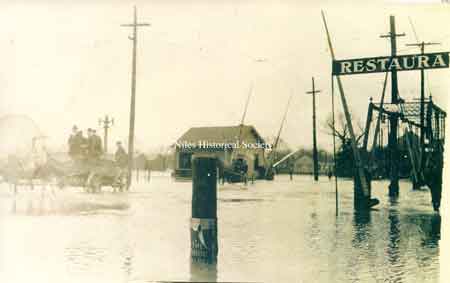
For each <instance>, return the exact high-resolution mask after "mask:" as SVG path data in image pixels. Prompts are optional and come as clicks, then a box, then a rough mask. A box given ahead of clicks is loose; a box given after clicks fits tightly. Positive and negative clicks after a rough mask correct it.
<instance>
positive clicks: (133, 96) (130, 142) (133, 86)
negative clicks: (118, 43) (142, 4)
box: [121, 7, 150, 190]
mask: <svg viewBox="0 0 450 283" xmlns="http://www.w3.org/2000/svg"><path fill="white" fill-rule="evenodd" d="M133 20H134V21H133V23H132V24H124V25H121V26H123V27H132V28H133V36H132V37H129V39H130V40H132V41H133V57H132V69H131V102H130V128H129V134H128V178H127V190H129V189H130V186H131V175H132V174H131V173H132V170H133V152H134V120H135V108H136V107H135V105H136V53H137V27H142V26H149V25H150V24H147V23H138V22H137V11H136V7H134V18H133Z"/></svg>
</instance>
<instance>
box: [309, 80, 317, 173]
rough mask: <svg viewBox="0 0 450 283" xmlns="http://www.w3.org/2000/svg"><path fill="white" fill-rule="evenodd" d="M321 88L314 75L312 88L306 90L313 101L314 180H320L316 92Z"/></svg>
mask: <svg viewBox="0 0 450 283" xmlns="http://www.w3.org/2000/svg"><path fill="white" fill-rule="evenodd" d="M319 92H320V90H316V89H315V86H314V77H313V78H312V90H311V91H308V92H306V93H307V94H312V98H313V99H312V101H313V105H312V107H313V116H312V119H313V162H314V166H313V167H314V168H313V169H314V181H318V180H319V159H318V156H317V133H316V93H319Z"/></svg>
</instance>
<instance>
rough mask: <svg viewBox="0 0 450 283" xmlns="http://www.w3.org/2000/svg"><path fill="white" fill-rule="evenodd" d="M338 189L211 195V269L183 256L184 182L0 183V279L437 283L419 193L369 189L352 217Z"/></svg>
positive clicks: (347, 193) (429, 221)
mask: <svg viewBox="0 0 450 283" xmlns="http://www.w3.org/2000/svg"><path fill="white" fill-rule="evenodd" d="M352 185H353V184H352V182H351V181H350V180H340V181H339V213H338V215H337V216H336V211H335V193H334V183H333V182H332V181H328V178H325V177H321V178H320V179H319V181H318V182H313V179H312V176H294V180H293V181H292V182H291V181H290V180H289V176H283V175H281V176H276V178H275V181H257V182H255V184H253V185H252V184H248V185H247V186H244V185H242V184H225V185H219V186H218V235H219V239H218V242H219V254H218V259H217V263H216V264H210V265H201V264H198V263H192V262H191V259H190V234H189V233H190V217H191V193H192V183H191V182H175V181H174V180H173V179H171V178H170V177H167V176H159V177H154V178H151V181H150V182H149V183H147V182H143V181H142V182H139V183H135V184H134V185H133V187H132V189H131V191H130V192H128V193H112V192H104V193H101V194H86V193H84V192H82V191H81V190H79V189H75V188H74V189H72V188H68V189H66V190H64V191H61V190H59V189H55V190H52V189H46V190H41V189H40V188H36V189H35V190H33V191H30V190H29V189H23V190H19V192H18V193H17V195H14V193H13V192H12V190H10V189H9V188H8V186H7V185H5V184H1V185H0V235H2V238H1V239H0V248H1V250H2V252H1V253H0V255H1V258H0V281H1V282H33V283H37V282H45V283H53V282H55V283H56V282H58V283H59V282H95V283H98V282H127V283H128V282H129V283H131V282H132V283H138V282H139V283H141V282H154V281H189V280H192V281H227V282H234V281H236V282H438V279H439V238H440V217H439V216H438V215H436V214H435V213H434V212H433V210H432V207H431V200H430V193H429V192H428V191H412V190H411V184H410V183H409V182H406V181H405V182H400V197H399V199H398V200H397V201H393V200H390V199H389V198H388V196H387V194H388V188H387V187H388V182H387V181H376V182H373V184H372V195H373V196H374V197H376V198H378V199H379V200H380V205H378V206H377V208H376V209H374V210H373V211H371V212H370V214H368V215H355V214H354V212H353V190H352Z"/></svg>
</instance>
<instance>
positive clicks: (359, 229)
mask: <svg viewBox="0 0 450 283" xmlns="http://www.w3.org/2000/svg"><path fill="white" fill-rule="evenodd" d="M370 219H371V212H370V211H355V213H354V215H353V226H354V233H353V241H352V243H353V246H354V247H358V246H360V245H361V244H362V243H364V242H366V241H367V240H368V238H369V236H370Z"/></svg>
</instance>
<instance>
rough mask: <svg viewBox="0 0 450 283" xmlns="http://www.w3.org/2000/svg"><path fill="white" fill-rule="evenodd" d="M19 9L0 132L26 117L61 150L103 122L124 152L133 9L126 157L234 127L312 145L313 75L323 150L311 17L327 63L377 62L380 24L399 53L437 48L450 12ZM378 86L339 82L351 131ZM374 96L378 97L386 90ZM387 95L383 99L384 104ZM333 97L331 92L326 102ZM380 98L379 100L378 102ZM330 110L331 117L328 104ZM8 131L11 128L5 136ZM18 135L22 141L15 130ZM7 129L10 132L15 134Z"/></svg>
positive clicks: (318, 54)
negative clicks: (132, 126)
mask: <svg viewBox="0 0 450 283" xmlns="http://www.w3.org/2000/svg"><path fill="white" fill-rule="evenodd" d="M336 2H337V1H215V2H210V1H206V0H190V1H175V0H169V1H134V2H131V1H100V0H97V1H42V0H41V1H34V2H33V3H32V4H28V3H25V1H15V2H9V3H7V4H6V3H3V2H2V3H0V34H1V35H2V36H1V37H0V51H1V52H0V62H1V64H0V132H1V134H2V135H3V136H4V135H12V132H14V135H16V136H17V137H18V138H24V137H25V135H22V134H24V133H25V132H26V128H27V127H26V126H24V125H23V123H18V122H14V119H1V118H2V117H10V116H11V115H13V116H14V115H26V116H27V117H29V118H30V119H32V120H33V121H34V123H35V124H36V125H37V127H38V128H39V129H40V131H41V133H42V134H44V135H46V136H48V143H49V144H51V145H53V146H57V147H59V148H64V146H65V145H66V141H67V137H68V135H69V134H70V130H71V128H72V126H73V125H77V126H78V127H80V128H82V129H87V128H88V127H91V128H96V129H97V130H98V131H99V132H100V134H103V132H102V130H101V128H100V125H99V122H98V120H99V118H102V117H104V116H105V115H109V116H111V117H113V118H114V121H115V124H114V126H113V127H112V128H111V129H110V142H109V145H110V147H111V148H113V142H114V141H116V140H121V141H123V142H124V143H126V137H127V135H128V125H129V110H130V88H131V87H130V85H131V77H130V76H131V51H132V49H131V48H132V41H130V40H129V39H128V36H129V35H130V34H131V30H130V29H129V28H124V27H121V26H120V25H121V24H124V23H130V22H131V21H132V13H133V5H136V6H137V7H138V17H139V21H142V22H147V23H150V24H151V26H149V27H144V28H140V29H139V32H138V64H137V91H136V103H137V106H136V148H138V149H139V150H142V151H148V150H150V149H156V148H159V147H161V146H164V145H170V144H172V143H174V142H175V141H176V139H177V138H179V137H180V136H181V135H182V134H183V133H184V132H185V131H187V130H188V129H189V128H190V127H194V126H196V127H198V126H228V125H237V124H239V122H240V120H241V117H242V113H243V111H244V105H245V101H246V99H247V95H248V93H249V91H250V89H252V95H251V98H250V103H249V106H248V111H247V116H246V119H245V124H251V125H254V126H255V127H256V129H257V130H258V131H259V132H260V134H261V135H262V136H273V135H276V133H277V131H278V129H279V127H280V123H281V120H282V117H283V114H284V113H283V112H284V109H285V107H286V103H287V101H288V98H289V96H290V95H291V94H292V102H291V105H290V107H289V111H288V114H287V119H286V123H285V125H284V128H283V130H282V133H281V137H282V138H283V139H284V140H285V141H286V142H287V143H288V144H290V145H291V146H292V147H293V148H295V147H299V146H302V147H307V148H308V147H311V144H312V98H311V95H309V94H306V93H305V92H306V91H309V90H310V89H311V78H312V77H313V76H314V78H315V84H316V87H317V89H320V90H321V92H320V93H319V94H318V95H317V119H318V121H317V124H318V127H319V129H318V143H319V147H320V148H324V149H327V150H330V149H331V145H332V143H331V142H332V141H331V137H330V136H329V135H327V134H326V133H325V128H324V126H323V124H324V121H325V120H326V119H327V117H328V116H329V115H330V113H331V103H330V102H331V75H330V74H331V58H330V52H329V50H328V47H327V43H326V34H325V32H324V27H323V23H322V20H321V17H320V11H321V10H324V11H325V14H326V18H327V22H328V25H329V29H330V32H331V37H332V41H333V45H334V49H335V53H336V56H337V59H347V58H359V57H371V56H387V55H389V54H390V44H389V42H388V40H386V39H383V38H380V37H379V36H380V35H381V34H386V33H387V32H388V31H389V15H395V16H396V27H397V31H398V32H399V33H402V32H404V33H406V36H404V37H399V38H398V41H397V45H398V54H412V53H418V52H419V50H418V49H417V48H415V47H407V46H405V44H407V43H415V42H416V41H417V40H416V37H415V35H414V32H413V28H412V25H411V23H410V21H411V22H412V23H413V26H414V28H415V31H416V33H417V36H418V38H419V40H420V41H422V40H423V41H433V42H440V43H441V45H439V46H431V47H427V49H426V50H427V51H429V52H438V51H448V50H449V49H450V30H448V19H449V18H450V6H449V5H447V4H439V2H440V1H426V2H428V3H430V2H437V4H418V3H419V2H425V1H411V2H415V3H414V4H405V3H404V2H405V1H340V2H339V3H337V4H336ZM448 76H449V70H448V69H444V70H430V71H427V94H428V91H431V93H432V95H433V99H434V101H435V102H436V103H437V104H438V105H440V106H441V107H442V108H444V109H447V97H448V90H449V85H448ZM383 79H384V74H366V75H354V76H346V77H342V81H343V85H344V90H345V95H346V97H347V99H348V102H349V106H350V108H351V110H352V114H353V117H354V119H355V120H357V121H360V122H361V124H363V121H364V120H365V117H366V115H367V107H368V101H369V97H373V98H374V100H375V101H378V100H379V99H380V96H381V90H382V84H383ZM419 87H420V83H419V72H418V71H411V72H400V73H399V91H400V95H401V96H402V97H403V98H405V99H406V100H410V99H412V98H415V97H418V96H419ZM387 91H390V86H389V84H388V88H387ZM388 93H389V92H388ZM336 94H337V93H336ZM388 97H389V99H390V95H388ZM336 101H337V103H336V109H337V110H339V111H340V109H341V108H342V107H341V105H340V103H339V102H338V100H336ZM12 128H15V130H14V131H13V130H12ZM22 128H23V129H22ZM18 129H19V130H18Z"/></svg>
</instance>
